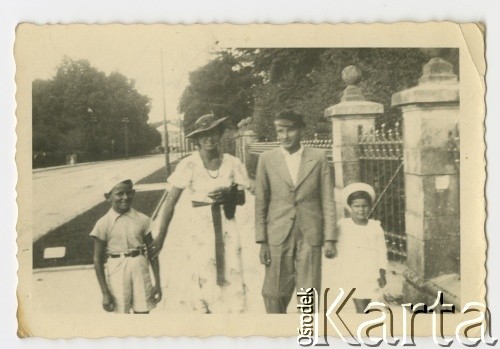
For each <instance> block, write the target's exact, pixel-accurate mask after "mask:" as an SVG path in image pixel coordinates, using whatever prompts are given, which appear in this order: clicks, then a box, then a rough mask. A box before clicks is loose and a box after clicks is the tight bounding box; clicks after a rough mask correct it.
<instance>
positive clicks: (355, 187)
mask: <svg viewBox="0 0 500 349" xmlns="http://www.w3.org/2000/svg"><path fill="white" fill-rule="evenodd" d="M357 191H364V192H366V193H367V194H368V195H370V198H371V199H372V203H374V202H375V190H373V187H372V186H371V185H369V184H366V183H361V182H357V183H352V184H349V185H348V186H347V187H345V188H344V200H343V203H344V207H345V208H347V209H348V210H349V211H350V210H351V207H350V206H349V204H348V203H347V199H348V198H349V196H351V194H352V193H355V192H357Z"/></svg>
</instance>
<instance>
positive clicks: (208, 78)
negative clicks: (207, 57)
mask: <svg viewBox="0 0 500 349" xmlns="http://www.w3.org/2000/svg"><path fill="white" fill-rule="evenodd" d="M260 80H261V78H260V77H259V76H257V75H254V74H253V69H252V67H250V66H248V65H244V64H241V62H240V61H239V60H238V57H237V56H236V55H235V54H233V53H232V52H231V51H230V50H225V51H221V52H219V53H217V56H216V57H215V58H214V59H213V60H211V61H210V62H208V63H207V64H206V65H204V66H203V67H201V68H199V69H197V70H195V71H194V72H192V73H190V74H189V85H188V86H187V87H186V89H185V90H184V92H183V94H182V97H181V100H180V103H179V112H180V113H183V114H184V127H185V129H186V133H187V132H190V131H191V130H192V129H193V127H194V122H195V121H196V119H197V118H198V117H200V116H202V115H204V114H208V113H213V114H214V115H215V116H216V117H228V118H229V127H234V126H235V125H236V124H237V123H238V122H239V121H240V120H242V119H244V118H246V117H248V116H251V115H252V113H253V106H254V97H253V87H254V86H255V85H256V84H257V83H258V82H259V81H260Z"/></svg>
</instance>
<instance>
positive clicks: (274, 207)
mask: <svg viewBox="0 0 500 349" xmlns="http://www.w3.org/2000/svg"><path fill="white" fill-rule="evenodd" d="M274 125H275V128H276V134H277V138H278V141H279V142H280V144H281V146H280V147H278V148H276V149H272V150H269V151H266V152H264V153H262V154H261V155H260V157H259V163H258V165H257V176H256V182H255V194H256V197H255V215H256V219H255V220H256V221H255V224H256V227H255V229H256V241H257V243H259V244H260V245H261V250H260V261H261V263H262V264H264V265H265V268H266V273H265V279H264V286H263V288H262V296H263V297H264V303H265V306H266V311H267V313H278V314H284V313H286V309H287V307H288V304H289V303H290V300H291V298H292V295H293V293H294V289H295V288H296V289H297V290H299V289H300V288H302V287H303V288H309V287H314V288H316V290H317V291H318V292H320V290H321V248H322V246H323V245H324V252H325V256H326V257H327V258H334V257H335V256H336V253H337V252H336V248H335V242H336V240H337V229H336V215H335V208H334V201H333V181H332V175H331V171H330V167H329V165H328V163H327V159H326V155H325V153H324V152H322V151H320V150H318V149H312V148H307V147H304V146H302V144H301V138H302V132H303V128H304V126H305V124H304V118H303V116H302V115H300V114H298V113H296V112H294V111H292V110H284V111H282V112H280V113H279V114H278V115H277V116H276V117H275V120H274Z"/></svg>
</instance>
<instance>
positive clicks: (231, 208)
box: [223, 184, 245, 219]
mask: <svg viewBox="0 0 500 349" xmlns="http://www.w3.org/2000/svg"><path fill="white" fill-rule="evenodd" d="M223 203H224V204H223V207H224V215H225V216H226V218H227V219H233V218H234V215H235V213H236V206H243V205H244V204H245V191H244V190H240V189H238V185H237V184H233V185H232V186H231V187H229V188H228V189H227V190H226V191H225V193H224V198H223Z"/></svg>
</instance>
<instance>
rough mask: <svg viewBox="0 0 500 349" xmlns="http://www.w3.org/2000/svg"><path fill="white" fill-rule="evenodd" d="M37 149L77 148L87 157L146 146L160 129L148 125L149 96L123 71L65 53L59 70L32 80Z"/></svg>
mask: <svg viewBox="0 0 500 349" xmlns="http://www.w3.org/2000/svg"><path fill="white" fill-rule="evenodd" d="M32 98H33V114H32V115H33V152H34V153H36V152H48V153H57V154H59V155H60V156H64V155H66V154H72V153H78V154H80V155H81V157H83V160H98V159H105V158H111V157H112V155H113V153H114V156H115V157H121V156H124V155H125V127H126V126H125V123H124V122H122V121H123V120H124V118H128V120H129V123H128V132H127V134H128V144H129V154H130V155H138V154H144V153H146V152H148V151H149V150H150V149H152V148H153V147H155V146H156V145H158V144H160V143H161V135H160V134H159V133H158V132H157V131H156V130H155V129H153V128H151V127H150V126H148V125H147V120H148V115H149V111H150V108H151V106H150V100H149V98H148V97H147V96H144V95H141V94H140V93H139V92H138V91H137V90H136V88H135V86H134V81H133V80H129V79H128V78H126V77H125V76H123V75H122V74H120V73H117V72H113V73H111V74H109V75H106V74H105V73H104V72H101V71H99V70H97V69H96V68H94V67H92V66H91V65H90V63H89V62H87V61H84V60H80V61H74V60H71V59H69V58H65V59H64V60H63V62H62V63H61V64H60V66H59V67H58V69H57V72H56V74H55V76H54V77H53V78H51V79H48V80H35V81H33V90H32Z"/></svg>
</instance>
